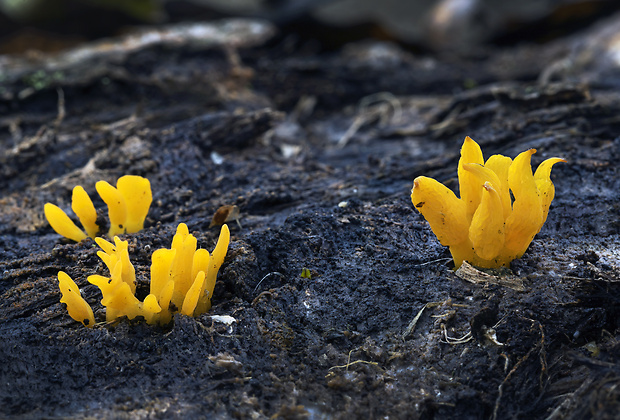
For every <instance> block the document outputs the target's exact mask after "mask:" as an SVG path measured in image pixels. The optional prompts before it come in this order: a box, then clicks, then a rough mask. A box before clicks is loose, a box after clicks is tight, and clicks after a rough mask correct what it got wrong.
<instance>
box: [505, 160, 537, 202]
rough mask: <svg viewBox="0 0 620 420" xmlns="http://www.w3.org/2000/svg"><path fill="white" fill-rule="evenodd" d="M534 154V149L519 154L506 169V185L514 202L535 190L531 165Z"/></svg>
mask: <svg viewBox="0 0 620 420" xmlns="http://www.w3.org/2000/svg"><path fill="white" fill-rule="evenodd" d="M534 153H536V149H529V150H526V151H525V152H521V153H519V155H518V156H517V157H516V158H515V159H514V160H513V161H512V164H511V165H510V167H509V168H508V185H509V186H510V190H511V191H512V194H513V195H514V197H515V200H518V199H519V197H521V195H529V194H531V192H532V191H534V190H535V189H536V181H535V180H534V175H533V174H532V164H531V162H532V155H533V154H534Z"/></svg>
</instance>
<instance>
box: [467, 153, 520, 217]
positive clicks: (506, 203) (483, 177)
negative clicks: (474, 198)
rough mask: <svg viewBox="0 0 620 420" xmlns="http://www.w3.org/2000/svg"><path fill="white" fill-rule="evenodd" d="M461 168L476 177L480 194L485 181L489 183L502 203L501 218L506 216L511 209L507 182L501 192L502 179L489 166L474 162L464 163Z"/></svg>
mask: <svg viewBox="0 0 620 420" xmlns="http://www.w3.org/2000/svg"><path fill="white" fill-rule="evenodd" d="M463 169H465V170H466V171H467V172H470V173H471V174H473V175H474V176H475V177H476V179H477V181H478V183H479V186H480V191H481V192H482V195H484V190H483V189H482V188H483V186H484V184H485V183H490V184H491V186H492V188H493V191H494V192H495V193H496V194H498V196H499V199H500V201H501V203H502V206H501V208H502V212H501V214H500V215H501V216H502V218H506V217H508V215H509V214H510V212H511V211H512V205H511V200H510V193H509V192H508V183H507V182H506V188H505V191H504V192H503V193H502V192H501V189H502V181H501V180H500V178H499V177H498V176H497V174H496V173H495V172H493V171H492V170H491V169H490V168H487V167H485V166H482V165H478V164H476V163H466V164H464V165H463ZM481 197H482V196H481ZM478 208H480V205H478ZM476 211H477V210H476Z"/></svg>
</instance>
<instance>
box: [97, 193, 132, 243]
mask: <svg viewBox="0 0 620 420" xmlns="http://www.w3.org/2000/svg"><path fill="white" fill-rule="evenodd" d="M95 188H96V189H97V192H98V193H99V195H100V196H101V199H102V200H103V201H104V202H105V203H106V204H107V206H108V217H109V218H110V230H109V231H108V236H109V237H110V238H113V237H114V236H116V235H120V234H123V233H125V229H126V226H125V223H126V220H127V205H126V203H125V198H124V197H123V195H122V194H121V193H120V192H119V191H118V190H117V189H116V188H114V187H113V186H112V185H110V184H108V183H107V182H105V181H99V182H97V183H96V184H95Z"/></svg>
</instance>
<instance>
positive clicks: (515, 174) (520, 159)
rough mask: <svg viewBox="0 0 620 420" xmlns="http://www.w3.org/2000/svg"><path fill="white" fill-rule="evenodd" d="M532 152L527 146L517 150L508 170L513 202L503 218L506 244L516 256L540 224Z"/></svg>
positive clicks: (540, 205) (519, 255)
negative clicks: (523, 150)
mask: <svg viewBox="0 0 620 420" xmlns="http://www.w3.org/2000/svg"><path fill="white" fill-rule="evenodd" d="M535 152H536V150H534V149H530V150H527V151H525V152H523V153H520V154H519V155H518V156H517V157H516V158H515V159H514V161H513V162H512V165H510V169H509V170H508V183H509V184H510V189H511V190H512V193H513V195H514V197H515V201H514V203H513V204H512V213H511V214H510V216H509V217H508V218H507V219H506V241H505V246H506V249H507V251H508V252H509V253H511V254H516V256H517V258H520V257H521V256H522V255H523V253H524V252H525V250H526V249H527V247H528V246H529V244H530V243H531V242H532V239H534V236H536V234H537V233H538V232H539V231H540V228H541V227H542V223H543V220H542V217H543V212H542V201H541V198H540V193H539V192H538V187H537V186H536V181H535V180H534V175H533V174H532V167H531V163H530V162H531V158H532V155H533V154H534V153H535Z"/></svg>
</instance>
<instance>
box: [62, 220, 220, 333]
mask: <svg viewBox="0 0 620 420" xmlns="http://www.w3.org/2000/svg"><path fill="white" fill-rule="evenodd" d="M95 241H96V242H97V244H98V245H99V246H100V247H101V249H102V250H101V251H99V252H97V255H98V256H99V258H101V261H103V263H104V264H105V265H106V267H107V268H108V270H109V271H110V277H104V276H100V275H92V276H89V277H88V281H89V282H90V283H91V284H94V285H96V286H97V287H99V289H101V294H102V295H103V299H102V300H101V304H102V305H103V306H105V307H106V320H107V321H108V322H110V321H114V320H116V319H117V318H120V317H123V316H126V317H127V318H129V319H134V318H135V317H137V316H142V317H144V319H145V320H146V322H147V323H149V324H156V323H159V324H162V325H163V324H167V323H169V322H170V320H171V319H172V314H173V313H175V312H181V313H183V314H184V315H187V316H198V315H200V314H203V313H205V312H206V311H208V310H209V309H211V296H212V295H213V289H214V287H215V279H216V277H217V272H218V271H219V269H220V266H221V265H222V263H223V262H224V257H225V256H226V251H227V250H228V244H229V242H230V231H229V230H228V226H227V225H223V226H222V229H221V231H220V236H219V239H218V241H217V244H216V246H215V249H214V251H213V255H210V254H209V251H207V250H205V249H198V250H197V249H196V244H197V241H196V238H195V237H194V236H193V235H191V234H190V233H189V231H188V229H187V226H186V225H185V224H184V223H181V224H179V226H178V227H177V232H176V234H175V235H174V238H173V240H172V249H165V248H163V249H158V250H156V251H155V252H153V255H152V256H151V260H152V262H151V286H150V294H149V295H148V296H147V297H146V298H145V299H144V301H143V302H140V300H139V299H138V298H137V297H136V296H135V290H136V275H135V269H134V267H133V265H132V264H131V261H130V260H129V252H128V242H127V241H122V240H120V239H119V238H118V237H114V244H112V243H110V242H108V241H106V240H104V239H102V238H96V239H95ZM58 278H59V280H60V285H61V290H63V287H65V286H64V284H69V286H66V287H69V289H70V292H69V291H68V292H67V293H65V291H64V290H63V300H62V302H66V303H67V308H68V309H69V315H71V317H72V318H73V319H75V320H77V321H80V322H83V323H84V325H87V326H88V325H90V326H92V324H94V319H93V318H92V310H91V308H90V306H88V304H87V303H86V301H84V299H82V298H81V295H80V294H79V289H78V288H77V286H75V283H73V281H72V280H71V279H70V278H69V280H68V281H70V282H71V283H68V282H67V280H66V279H67V278H68V276H67V275H66V274H64V273H63V272H59V273H58ZM66 287H65V288H66ZM76 293H77V294H76ZM65 296H66V297H65ZM88 311H90V318H88V320H91V319H92V321H89V322H90V324H89V323H88V322H86V321H84V320H85V319H86V317H85V314H87V313H88Z"/></svg>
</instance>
